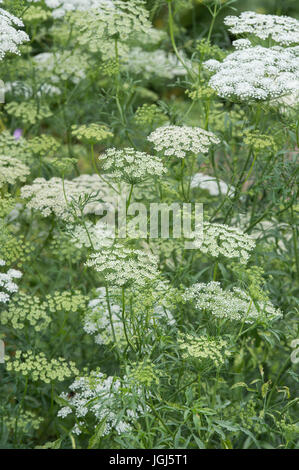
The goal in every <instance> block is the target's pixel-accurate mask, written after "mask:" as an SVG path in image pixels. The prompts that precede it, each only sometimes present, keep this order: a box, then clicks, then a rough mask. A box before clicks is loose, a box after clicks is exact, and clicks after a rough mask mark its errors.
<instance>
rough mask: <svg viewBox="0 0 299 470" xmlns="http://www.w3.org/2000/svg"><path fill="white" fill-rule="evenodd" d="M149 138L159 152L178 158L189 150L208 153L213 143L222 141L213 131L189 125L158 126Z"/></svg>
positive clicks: (182, 156) (195, 152) (194, 152)
mask: <svg viewBox="0 0 299 470" xmlns="http://www.w3.org/2000/svg"><path fill="white" fill-rule="evenodd" d="M147 139H148V140H149V141H150V142H152V143H153V144H154V147H155V150H156V151H157V152H163V154H164V155H167V156H175V157H177V158H184V157H185V156H186V154H187V153H188V152H190V153H193V154H198V153H208V151H209V147H210V146H211V145H212V144H219V142H220V140H219V139H218V137H216V136H215V134H213V132H209V131H205V130H204V129H201V128H200V127H189V126H163V127H158V129H156V130H155V131H153V132H152V133H151V134H150V135H149V136H148V138H147Z"/></svg>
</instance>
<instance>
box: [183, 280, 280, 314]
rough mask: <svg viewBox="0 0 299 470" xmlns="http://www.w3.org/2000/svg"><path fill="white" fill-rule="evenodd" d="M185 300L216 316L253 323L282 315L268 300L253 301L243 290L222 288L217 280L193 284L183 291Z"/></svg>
mask: <svg viewBox="0 0 299 470" xmlns="http://www.w3.org/2000/svg"><path fill="white" fill-rule="evenodd" d="M184 298H185V300H189V301H190V300H191V301H194V302H195V307H196V308H197V309H198V310H200V311H206V312H208V313H210V314H211V315H214V316H215V317H217V318H226V319H228V320H230V321H244V323H254V322H255V321H257V320H264V321H265V320H268V321H273V320H277V319H279V318H281V317H282V313H281V311H280V310H279V309H276V308H275V307H274V306H273V304H272V303H271V302H270V301H255V302H253V300H252V299H251V297H250V296H249V295H248V294H247V293H246V292H244V291H243V290H241V289H239V288H237V287H233V289H232V290H223V289H222V288H221V286H220V283H219V282H214V281H211V282H209V283H208V284H204V283H198V284H193V286H191V287H190V288H188V289H187V290H186V292H185V296H184Z"/></svg>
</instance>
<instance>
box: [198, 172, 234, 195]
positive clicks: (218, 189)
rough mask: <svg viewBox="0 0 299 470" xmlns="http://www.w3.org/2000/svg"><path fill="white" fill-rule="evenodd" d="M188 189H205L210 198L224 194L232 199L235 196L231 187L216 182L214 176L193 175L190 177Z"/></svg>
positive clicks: (221, 182) (218, 181)
mask: <svg viewBox="0 0 299 470" xmlns="http://www.w3.org/2000/svg"><path fill="white" fill-rule="evenodd" d="M190 187H191V188H201V189H206V190H207V191H209V193H210V195H211V196H219V194H226V195H227V196H228V197H232V196H233V195H234V194H235V188H234V187H233V186H228V185H227V184H226V183H225V182H224V181H222V180H217V178H215V177H214V176H209V175H205V174H204V173H195V175H193V176H192V179H191V185H190Z"/></svg>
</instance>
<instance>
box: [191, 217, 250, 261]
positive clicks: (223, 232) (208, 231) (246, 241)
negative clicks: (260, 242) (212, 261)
mask: <svg viewBox="0 0 299 470" xmlns="http://www.w3.org/2000/svg"><path fill="white" fill-rule="evenodd" d="M254 247H255V242H254V240H253V239H252V238H251V237H250V236H249V235H247V234H246V233H243V232H242V231H241V230H239V229H238V228H235V227H229V226H228V225H223V224H214V223H213V224H212V223H210V222H204V225H203V241H202V245H201V247H200V250H201V251H202V252H203V253H208V254H210V255H211V256H214V257H216V258H217V257H218V256H219V255H222V256H224V257H225V258H239V260H240V263H242V264H246V263H247V261H248V259H249V256H250V253H251V251H252V250H253V248H254Z"/></svg>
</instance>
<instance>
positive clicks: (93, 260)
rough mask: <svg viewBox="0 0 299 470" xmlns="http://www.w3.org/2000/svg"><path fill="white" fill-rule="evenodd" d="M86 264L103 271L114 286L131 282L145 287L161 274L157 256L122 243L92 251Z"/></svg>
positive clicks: (125, 285)
mask: <svg viewBox="0 0 299 470" xmlns="http://www.w3.org/2000/svg"><path fill="white" fill-rule="evenodd" d="M86 266H89V267H93V268H94V269H95V270H96V271H97V272H100V273H102V274H103V275H104V278H105V281H106V282H107V283H108V284H109V285H112V287H127V286H128V285H130V284H134V285H135V286H139V287H143V286H145V285H146V284H147V283H148V282H149V281H156V280H157V278H158V276H159V272H158V269H157V267H158V260H157V258H156V257H154V256H151V257H149V255H148V254H147V253H145V252H144V251H141V250H133V249H130V248H126V247H125V246H123V245H120V244H116V245H114V246H113V247H112V248H111V249H110V248H103V249H102V250H101V251H100V252H97V253H92V254H91V256H90V258H89V259H88V260H87V262H86Z"/></svg>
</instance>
